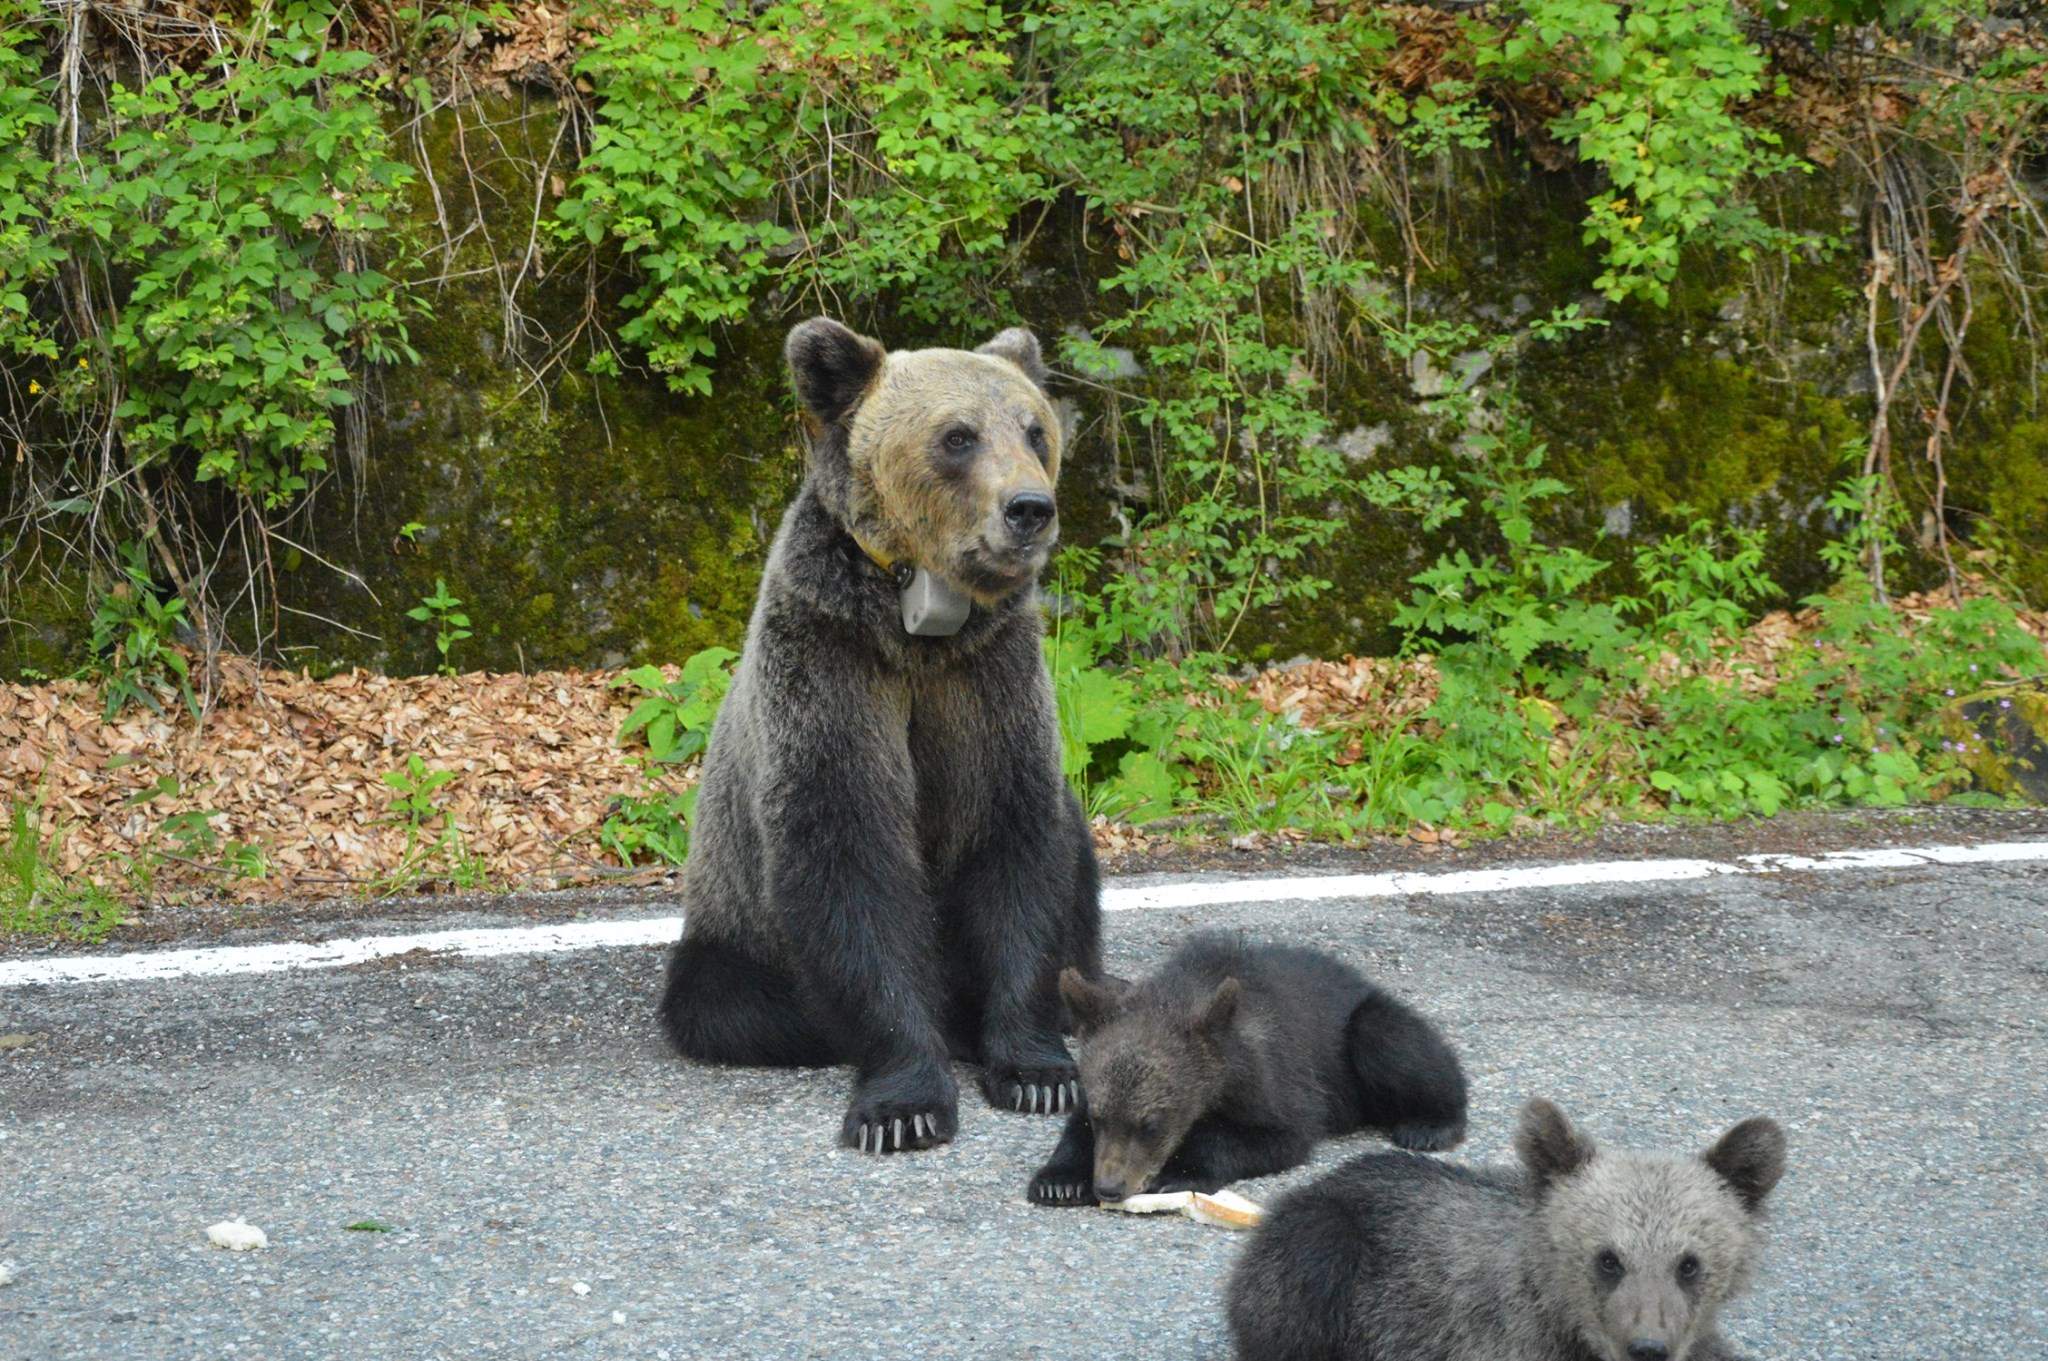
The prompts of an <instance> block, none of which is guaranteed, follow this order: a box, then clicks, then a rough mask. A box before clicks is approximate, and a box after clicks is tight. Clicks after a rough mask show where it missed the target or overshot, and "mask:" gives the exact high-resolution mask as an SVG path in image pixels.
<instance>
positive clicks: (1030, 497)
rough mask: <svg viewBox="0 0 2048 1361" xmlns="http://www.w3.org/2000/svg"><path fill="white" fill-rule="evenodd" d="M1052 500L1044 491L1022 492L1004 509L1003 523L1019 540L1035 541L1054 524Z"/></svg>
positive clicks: (1011, 499)
mask: <svg viewBox="0 0 2048 1361" xmlns="http://www.w3.org/2000/svg"><path fill="white" fill-rule="evenodd" d="M1052 517H1053V504H1052V498H1051V497H1050V496H1047V495H1046V494H1045V493H1044V492H1042V491H1020V492H1018V493H1017V494H1016V495H1015V496H1013V497H1011V498H1010V503H1009V504H1008V505H1006V506H1004V507H1003V522H1004V523H1005V524H1007V525H1009V527H1010V532H1011V533H1012V534H1015V535H1016V536H1017V537H1018V538H1019V539H1027V540H1028V539H1035V538H1037V537H1038V536H1039V535H1040V534H1043V533H1044V532H1045V527H1046V526H1047V525H1049V524H1051V523H1052Z"/></svg>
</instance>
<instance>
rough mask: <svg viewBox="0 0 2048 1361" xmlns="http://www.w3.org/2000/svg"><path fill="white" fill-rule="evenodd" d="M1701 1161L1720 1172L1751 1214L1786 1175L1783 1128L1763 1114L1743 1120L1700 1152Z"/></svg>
mask: <svg viewBox="0 0 2048 1361" xmlns="http://www.w3.org/2000/svg"><path fill="white" fill-rule="evenodd" d="M1700 1161H1701V1162H1703V1163H1705V1164H1706V1165H1707V1166H1708V1167H1711V1168H1713V1169H1714V1171H1715V1172H1717V1173H1719V1174H1720V1177H1721V1180H1722V1181H1725V1182H1727V1183H1728V1184H1729V1185H1730V1186H1731V1187H1733V1188H1734V1189H1735V1194H1736V1195H1738V1196H1740V1197H1742V1204H1743V1206H1744V1208H1746V1209H1747V1210H1749V1212H1750V1213H1751V1214H1754V1213H1756V1211H1757V1210H1758V1209H1759V1208H1761V1207H1762V1205H1763V1203H1764V1197H1765V1196H1767V1195H1769V1194H1770V1193H1771V1188H1772V1187H1773V1186H1776V1185H1777V1184H1778V1178H1780V1177H1782V1176H1784V1175H1785V1131H1784V1130H1782V1129H1780V1128H1779V1127H1778V1122H1777V1121H1775V1120H1766V1119H1765V1118H1763V1117H1762V1116H1757V1117H1756V1118H1754V1119H1751V1120H1745V1121H1743V1122H1742V1123H1741V1124H1739V1125H1737V1126H1735V1128H1733V1129H1731V1130H1729V1131H1728V1132H1727V1133H1726V1134H1724V1135H1722V1136H1721V1137H1720V1139H1719V1140H1717V1141H1716V1142H1715V1144H1714V1146H1713V1147H1712V1148H1710V1149H1708V1150H1707V1151H1706V1152H1705V1153H1702V1154H1701V1155H1700Z"/></svg>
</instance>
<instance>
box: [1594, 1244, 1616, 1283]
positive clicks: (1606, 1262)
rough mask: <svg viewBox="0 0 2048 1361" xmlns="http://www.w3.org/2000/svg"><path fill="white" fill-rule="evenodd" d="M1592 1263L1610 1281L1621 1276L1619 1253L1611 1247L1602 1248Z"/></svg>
mask: <svg viewBox="0 0 2048 1361" xmlns="http://www.w3.org/2000/svg"><path fill="white" fill-rule="evenodd" d="M1593 1265H1594V1266H1596V1267H1598V1268H1599V1269H1600V1274H1601V1275H1602V1276H1605V1277H1606V1278H1607V1279H1608V1280H1610V1281H1618V1280H1620V1279H1621V1277H1622V1267H1621V1254H1620V1253H1618V1252H1616V1251H1615V1250H1614V1249H1613V1248H1602V1249H1601V1250H1600V1255H1599V1256H1598V1257H1595V1258H1594V1259H1593Z"/></svg>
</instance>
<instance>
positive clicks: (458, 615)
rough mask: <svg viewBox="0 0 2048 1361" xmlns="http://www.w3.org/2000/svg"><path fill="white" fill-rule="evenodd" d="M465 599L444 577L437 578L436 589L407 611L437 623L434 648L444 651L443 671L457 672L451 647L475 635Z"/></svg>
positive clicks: (423, 620) (413, 616)
mask: <svg viewBox="0 0 2048 1361" xmlns="http://www.w3.org/2000/svg"><path fill="white" fill-rule="evenodd" d="M461 605H462V601H461V600H460V599H458V598H457V597H455V596H452V595H450V594H449V593H448V583H447V582H446V581H443V580H442V579H441V578H440V577H435V578H434V593H433V594H432V595H428V596H422V597H421V598H420V603H419V604H417V605H415V606H413V607H412V608H411V609H409V610H407V611H406V612H405V617H406V618H408V619H412V620H416V621H418V622H419V623H422V624H432V625H433V626H434V650H435V651H436V652H439V653H440V654H441V674H442V675H444V676H452V675H454V674H455V664H454V663H453V662H452V661H450V660H449V657H448V650H449V649H450V648H452V647H454V646H455V645H456V644H457V643H459V642H461V641H462V640H463V639H465V638H471V637H474V636H475V635H474V634H473V633H471V632H470V627H469V616H468V615H467V614H464V613H463V612H462V610H461V608H460V607H461Z"/></svg>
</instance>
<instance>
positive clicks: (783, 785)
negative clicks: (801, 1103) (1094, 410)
mask: <svg viewBox="0 0 2048 1361" xmlns="http://www.w3.org/2000/svg"><path fill="white" fill-rule="evenodd" d="M784 353H785V356H786V358H787V359H788V362H789V368H790V373H791V376H792V378H793V379H794V382H795V385H796V391H797V396H798V398H799V399H800V400H801V402H802V405H803V409H804V416H805V424H806V428H807V432H808V435H809V445H810V449H809V468H808V475H807V477H806V479H805V482H804V485H803V489H802V491H801V492H799V493H798V495H797V498H796V501H795V503H794V504H793V505H792V506H791V507H790V508H789V511H788V513H787V514H786V515H785V516H784V517H783V521H782V528H781V530H780V532H779V533H778V534H777V535H776V538H775V544H774V546H773V548H772V549H771V550H770V551H769V556H768V564H767V568H766V570H765V572H764V574H763V576H762V579H761V590H760V595H759V597H758V598H757V600H756V602H755V605H754V615H753V620H752V622H751V623H750V624H749V625H748V629H747V641H746V647H745V651H744V653H743V655H742V659H741V662H740V665H739V669H738V672H737V674H736V675H735V677H734V680H733V684H732V689H731V691H730V692H729V694H728V695H727V697H726V700H725V705H724V708H723V710H722V711H721V712H720V714H719V717H718V722H717V725H716V728H715V730H714V731H713V733H712V737H711V745H710V749H709V751H708V753H707V754H706V757H705V762H704V779H703V784H702V792H701V794H700V796H699V799H698V804H697V821H696V829H695V836H694V840H693V843H692V846H691V850H690V859H689V864H688V866H687V867H686V869H685V872H684V887H683V899H684V910H685V925H684V929H683V938H682V941H681V942H680V943H679V944H678V945H677V947H676V949H675V952H674V954H673V956H672V957H671V960H670V964H669V971H668V986H667V992H666V995H665V996H664V998H663V1000H662V1005H661V1015H662V1019H663V1022H664V1023H665V1025H666V1027H667V1029H668V1033H669V1035H670V1036H671V1037H672V1038H673V1039H674V1041H675V1043H676V1046H677V1047H678V1048H679V1049H681V1050H682V1052H683V1053H684V1054H686V1055H688V1056H689V1057H691V1058H694V1059H699V1060H702V1061H705V1062H710V1063H733V1064H785V1065H793V1064H800V1065H810V1064H838V1063H847V1064H852V1065H853V1066H854V1068H855V1070H856V1077H855V1083H854V1091H853V1100H852V1104H851V1105H850V1107H849V1108H848V1110H847V1113H846V1119H845V1122H844V1124H843V1125H842V1127H841V1130H840V1141H841V1142H842V1143H844V1144H846V1145H848V1146H850V1147H854V1148H860V1149H863V1150H866V1151H871V1152H897V1151H900V1150H903V1149H908V1148H923V1147H928V1146H930V1145H933V1144H938V1143H943V1142H945V1141H946V1140H948V1139H950V1138H952V1136H953V1132H954V1128H955V1124H956V1121H957V1114H958V1112H957V1104H958V1095H957V1091H956V1089H955V1086H954V1081H953V1076H952V1071H951V1067H950V1063H949V1059H950V1058H951V1057H960V1058H965V1059H968V1060H970V1061H973V1062H977V1063H979V1064H980V1065H981V1069H982V1074H981V1085H982V1090H983V1092H984V1094H985V1095H986V1096H987V1097H988V1099H989V1100H990V1101H991V1102H992V1103H994V1104H995V1105H997V1106H1000V1107H1003V1108H1007V1109H1018V1110H1032V1111H1043V1112H1054V1111H1064V1110H1068V1109H1071V1108H1072V1106H1073V1105H1074V1103H1075V1101H1076V1098H1077V1096H1078V1092H1077V1085H1076V1084H1077V1074H1076V1072H1075V1068H1074V1064H1073V1061H1072V1059H1071V1058H1070V1057H1069V1055H1068V1053H1067V1048H1066V1044H1065V1041H1064V1040H1063V1039H1062V1038H1061V1033H1060V1022H1061V1011H1060V1001H1059V995H1058V992H1057V980H1058V978H1059V976H1060V972H1061V970H1062V969H1065V968H1069V967H1072V968H1075V969H1078V970H1080V971H1081V972H1082V973H1083V974H1084V975H1086V976H1088V977H1090V978H1093V977H1097V976H1099V974H1100V971H1101V964H1100V934H1101V918H1100V909H1099V906H1098V903H1097V890H1096V868H1095V854H1094V847H1093V844H1092V842H1091V840H1090V837H1089V832H1088V827H1087V823H1086V820H1085V818H1084V817H1083V816H1082V814H1081V810H1080V807H1079V805H1078V804H1077V803H1076V801H1075V799H1074V797H1073V795H1072V793H1071V792H1070V791H1069V790H1068V788H1067V786H1066V783H1065V781H1064V780H1063V779H1062V778H1061V775H1060V761H1059V750H1060V746H1059V730H1058V723H1057V719H1056V717H1055V711H1054V708H1053V698H1052V686H1051V681H1050V678H1049V677H1048V675H1047V673H1046V668H1045V661H1044V657H1043V654H1042V652H1041V648H1040V634H1041V629H1042V623H1041V619H1040V614H1039V608H1038V600H1037V589H1036V582H1037V579H1038V574H1039V573H1040V572H1041V571H1042V570H1043V569H1044V566H1045V563H1046V559H1047V556H1048V555H1049V554H1050V552H1051V549H1052V544H1053V542H1054V539H1055V538H1056V536H1057V526H1058V520H1057V515H1056V511H1055V506H1054V502H1053V484H1054V482H1055V480H1056V479H1057V477H1058V475H1059V463H1060V437H1061V431H1060V425H1059V422H1058V420H1057V418H1056V417H1055V415H1054V412H1053V409H1052V406H1051V403H1050V402H1049V401H1048V400H1047V399H1046V395H1045V391H1044V387H1043V384H1044V380H1045V376H1046V371H1045V366H1044V363H1043V361H1042V360H1041V358H1040V355H1039V347H1038V342H1037V340H1036V339H1035V338H1034V337H1033V336H1032V335H1031V333H1030V332H1029V331H1025V330H1009V331H1004V332H1003V333H1002V334H1001V335H998V336H997V337H996V338H995V339H994V340H991V341H990V342H989V343H988V344H986V345H984V346H982V347H981V348H980V349H979V350H974V351H967V350H912V351H897V352H894V353H891V352H888V351H886V350H884V349H883V347H882V346H881V345H880V344H878V343H877V342H875V341H873V340H870V339H867V338H866V337H864V336H859V335H856V334H855V333H854V332H852V331H850V330H848V329H847V328H846V327H844V326H841V325H840V324H838V323H837V322H834V321H828V320H825V319H823V318H818V319H815V320H812V321H807V322H804V323H803V324H801V325H799V326H797V327H796V328H795V329H794V330H792V331H791V332H790V334H789V340H788V343H787V345H786V346H785V350H784ZM949 606H950V607H952V608H949ZM954 624H957V628H955V629H954V630H953V631H951V632H946V631H945V630H946V629H947V627H948V626H950V625H954ZM912 627H916V628H917V629H918V632H916V633H913V632H911V631H910V630H911V628H912Z"/></svg>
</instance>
